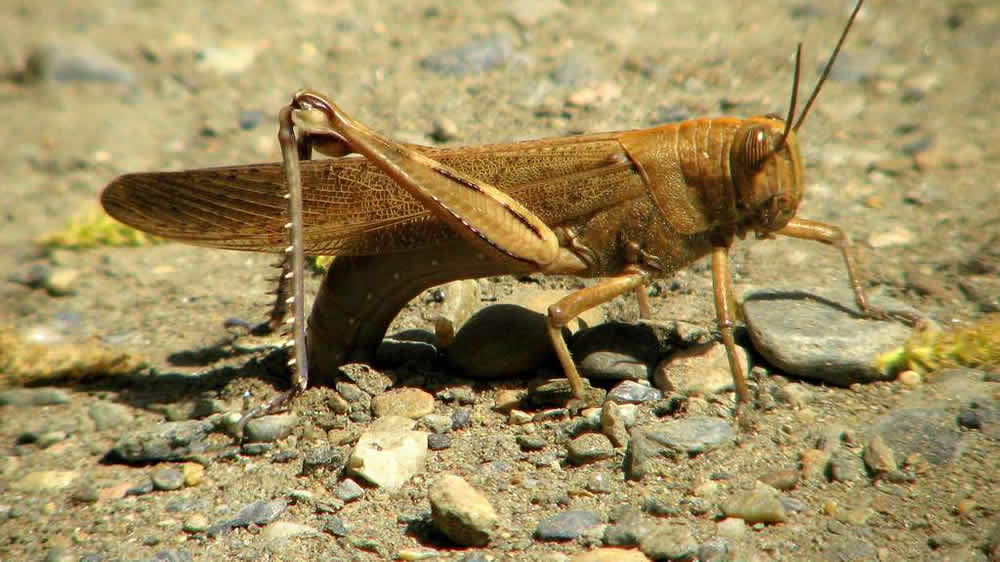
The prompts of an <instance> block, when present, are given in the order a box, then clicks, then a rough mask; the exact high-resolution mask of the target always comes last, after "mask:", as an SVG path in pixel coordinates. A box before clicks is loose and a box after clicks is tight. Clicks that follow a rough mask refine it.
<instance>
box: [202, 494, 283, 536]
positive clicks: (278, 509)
mask: <svg viewBox="0 0 1000 562" xmlns="http://www.w3.org/2000/svg"><path fill="white" fill-rule="evenodd" d="M287 508H288V502H287V501H285V500H272V501H264V500H260V501H255V502H253V503H251V504H248V505H246V506H244V507H243V508H242V509H240V511H239V512H238V513H237V514H236V516H235V517H233V518H232V519H229V520H226V521H223V522H221V523H216V524H215V525H212V526H211V527H209V528H208V529H206V530H205V534H207V535H208V536H217V535H220V534H222V533H225V532H228V531H229V530H231V529H234V528H236V527H246V526H248V525H261V526H263V525H268V524H270V523H272V522H274V521H275V520H277V519H278V517H280V516H281V514H282V513H284V512H285V510H286V509H287Z"/></svg>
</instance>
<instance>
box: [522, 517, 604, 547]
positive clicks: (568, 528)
mask: <svg viewBox="0 0 1000 562" xmlns="http://www.w3.org/2000/svg"><path fill="white" fill-rule="evenodd" d="M602 522H603V521H602V519H601V515H600V514H598V513H596V512H594V511H583V510H577V511H563V512H561V513H557V514H555V515H553V516H551V517H546V518H545V519H542V520H541V521H539V522H538V525H537V526H536V527H535V537H536V538H538V539H539V540H543V541H569V540H573V539H575V538H576V537H578V536H580V533H582V532H583V531H584V529H587V528H588V527H593V526H595V525H600V524H601V523H602Z"/></svg>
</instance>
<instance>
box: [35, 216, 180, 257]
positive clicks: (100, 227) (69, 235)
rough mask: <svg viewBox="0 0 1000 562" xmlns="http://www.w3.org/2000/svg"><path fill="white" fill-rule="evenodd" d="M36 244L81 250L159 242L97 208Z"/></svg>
mask: <svg viewBox="0 0 1000 562" xmlns="http://www.w3.org/2000/svg"><path fill="white" fill-rule="evenodd" d="M37 242H38V243H39V244H41V245H43V246H45V247H48V248H68V249H72V250H82V249H85V248H96V247H98V246H148V245H151V244H159V243H162V242H163V240H161V239H159V238H156V237H155V236H150V235H149V234H146V233H145V232H142V231H141V230H136V229H134V228H132V227H131V226H126V225H124V224H122V223H120V222H118V221H116V220H115V219H113V218H111V217H110V216H108V215H107V213H105V212H104V210H103V209H101V208H100V207H94V208H92V209H89V210H88V211H85V212H82V213H80V214H78V215H76V216H75V217H73V218H72V219H70V221H69V223H68V224H67V225H66V228H65V229H63V230H61V231H58V232H51V233H49V234H45V235H43V236H41V237H39V238H38V240H37Z"/></svg>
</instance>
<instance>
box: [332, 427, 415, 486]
mask: <svg viewBox="0 0 1000 562" xmlns="http://www.w3.org/2000/svg"><path fill="white" fill-rule="evenodd" d="M414 425H416V422H415V421H413V420H411V419H409V418H404V417H400V416H386V417H384V418H379V419H378V420H376V421H375V422H374V423H372V424H371V425H370V426H369V427H368V430H367V431H365V432H364V433H362V434H361V437H360V438H358V443H357V445H355V447H354V450H353V451H352V452H351V456H350V459H349V460H348V461H347V470H348V472H349V473H351V474H353V475H355V476H358V477H360V478H363V479H365V480H366V481H368V482H370V483H372V484H374V485H376V486H378V487H380V488H385V489H387V490H395V489H397V488H399V487H400V486H402V485H403V484H404V483H405V482H406V481H407V480H409V479H410V477H411V476H413V474H415V473H416V472H417V471H419V470H420V469H422V468H423V465H424V461H425V460H426V458H427V435H428V434H427V433H426V432H424V431H414V430H413V427H414Z"/></svg>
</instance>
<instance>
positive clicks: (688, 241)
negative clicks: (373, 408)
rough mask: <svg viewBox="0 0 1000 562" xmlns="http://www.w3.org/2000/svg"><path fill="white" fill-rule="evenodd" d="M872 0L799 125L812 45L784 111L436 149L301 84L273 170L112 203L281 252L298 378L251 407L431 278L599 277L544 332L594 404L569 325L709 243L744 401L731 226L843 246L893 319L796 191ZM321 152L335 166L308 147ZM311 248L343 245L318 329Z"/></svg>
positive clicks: (170, 181)
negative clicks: (810, 134) (808, 145)
mask: <svg viewBox="0 0 1000 562" xmlns="http://www.w3.org/2000/svg"><path fill="white" fill-rule="evenodd" d="M862 1H863V0H859V1H858V3H857V5H856V6H855V8H854V11H853V12H852V14H851V16H850V19H849V20H848V22H847V24H846V25H845V27H844V30H843V32H842V33H841V36H840V39H839V41H838V42H837V45H836V47H835V48H834V50H833V53H832V54H831V56H830V59H829V61H828V62H827V64H826V67H825V69H824V70H823V73H822V75H821V76H820V78H819V80H818V82H817V84H816V87H815V88H814V89H813V92H812V94H811V95H810V97H809V100H808V101H807V102H806V104H805V108H804V109H803V110H802V113H801V114H799V115H798V119H797V121H796V120H795V117H796V115H795V110H796V100H797V97H798V82H799V68H800V58H801V52H802V46H801V44H799V46H798V49H797V51H796V57H795V76H794V79H793V87H792V94H791V100H790V103H789V109H788V115H787V117H786V118H785V119H781V118H780V117H778V116H775V115H766V116H758V117H751V118H747V119H741V118H732V117H718V118H700V119H692V120H689V121H684V122H681V123H674V124H667V125H663V126H659V127H654V128H649V129H637V130H629V131H619V132H610V133H597V134H587V135H581V136H569V137H557V138H548V139H540V140H529V141H524V142H516V143H509V144H493V145H485V146H468V147H457V148H432V147H426V146H420V145H415V144H408V143H403V142H398V141H394V140H392V139H389V138H386V137H384V136H381V135H379V134H378V133H377V132H375V131H373V130H371V129H369V128H368V127H366V126H365V125H364V124H362V123H360V122H359V121H357V120H355V119H353V118H352V117H350V116H349V115H347V114H346V113H344V112H343V111H342V110H341V109H340V108H339V107H337V105H335V104H334V103H333V101H331V100H330V99H329V98H327V97H326V96H324V95H322V94H320V93H318V92H315V91H312V90H302V91H299V92H298V93H296V94H295V95H294V96H293V98H292V101H291V103H290V104H289V105H288V106H286V107H284V108H283V109H282V110H281V112H280V115H279V125H280V130H279V133H278V137H279V142H280V145H281V149H282V155H283V162H282V163H280V164H277V163H271V164H255V165H244V166H233V167H223V168H210V169H200V170H187V171H180V172H153V173H138V174H128V175H123V176H121V177H119V178H117V179H116V180H114V181H113V182H112V183H111V184H109V185H108V186H107V188H106V189H105V190H104V192H103V194H102V196H101V200H102V202H103V205H104V208H105V209H106V210H107V212H108V213H109V214H110V215H111V216H113V217H115V218H116V219H118V220H119V221H121V222H124V223H126V224H129V225H132V226H135V227H136V228H139V229H140V230H144V231H147V232H150V233H153V234H156V235H158V236H163V237H165V238H172V239H176V240H181V241H184V242H188V243H191V244H197V245H203V246H210V247H215V248H227V249H236V250H251V251H262V252H286V258H285V260H284V262H283V264H284V265H283V275H282V282H281V283H280V284H279V290H278V291H277V292H278V294H279V298H278V301H277V304H276V306H275V309H274V312H273V314H272V321H275V320H277V319H280V317H281V316H282V315H283V314H284V306H285V300H284V299H285V296H284V295H285V294H286V293H288V292H289V289H288V285H287V283H288V282H289V281H291V282H292V285H293V288H292V289H291V290H290V292H291V293H292V296H290V297H288V299H287V302H288V303H289V304H291V305H292V308H293V311H292V315H291V319H290V320H291V322H292V324H293V330H292V331H293V332H294V339H293V342H292V345H293V346H294V357H293V358H292V359H291V360H290V364H292V365H294V367H293V386H292V389H291V390H290V391H288V392H286V393H284V394H282V395H280V396H278V397H276V398H275V399H273V400H272V401H271V402H270V403H268V404H266V405H263V406H262V407H260V408H258V409H257V410H255V411H254V412H253V414H254V415H256V414H257V413H261V412H269V411H273V410H276V409H278V408H280V407H282V406H283V405H284V404H286V403H287V402H288V400H289V399H290V398H291V397H292V396H293V395H294V394H296V393H298V392H301V391H302V390H304V389H305V388H306V386H307V384H308V380H309V370H308V367H307V366H308V365H312V366H313V369H314V370H315V371H316V372H318V373H320V374H321V375H328V374H331V373H333V372H334V371H335V369H336V367H338V366H339V365H340V364H342V363H344V362H346V361H348V360H369V359H371V357H372V354H373V351H374V349H375V347H376V346H377V345H378V343H379V342H380V341H381V340H382V337H383V336H384V334H385V332H386V330H387V329H388V326H389V323H390V322H391V321H392V319H393V317H395V315H396V314H397V313H398V311H399V310H400V309H401V308H402V307H403V306H404V305H405V304H406V303H407V302H408V301H409V300H410V299H412V298H413V297H415V296H416V295H417V294H419V293H420V292H421V291H422V290H424V289H426V288H429V287H431V286H434V285H438V284H441V283H445V282H448V281H453V280H457V279H466V278H477V277H485V276H494V275H501V274H524V273H538V272H540V273H543V274H553V275H576V276H581V277H594V278H601V280H600V281H599V282H597V283H596V284H594V285H592V286H590V287H587V288H584V289H580V290H578V291H576V292H574V293H571V294H570V295H568V296H566V297H565V298H563V299H561V300H560V301H558V302H556V303H555V304H553V305H552V306H551V307H550V308H549V309H548V327H549V335H550V337H551V340H552V345H553V346H554V348H555V351H556V355H557V356H558V358H559V360H560V362H561V364H562V367H563V370H564V372H565V375H566V377H567V379H568V380H569V383H570V387H571V389H572V392H573V396H574V397H575V398H576V399H579V400H583V401H585V402H586V401H588V400H592V399H593V395H588V391H587V388H586V387H585V385H584V382H583V381H582V379H581V377H580V375H579V373H578V371H577V368H576V366H575V365H574V363H573V359H572V356H571V355H570V352H569V350H568V348H567V346H566V342H565V340H564V338H563V334H562V328H563V327H564V326H565V325H567V324H568V323H569V322H570V321H571V320H572V319H573V318H575V317H576V316H577V315H579V314H581V313H582V312H584V311H586V310H587V309H590V308H592V307H595V306H598V305H600V304H601V303H604V302H606V301H609V300H611V299H613V298H615V297H617V296H619V295H622V294H625V293H627V292H632V291H634V292H635V293H636V294H637V295H638V297H639V308H640V316H641V317H644V318H648V317H649V305H648V301H647V299H648V297H647V295H646V291H645V290H644V287H645V286H646V284H647V283H648V282H649V281H650V280H651V279H654V278H657V277H663V276H667V275H670V274H671V273H672V272H674V271H676V270H677V269H679V268H682V267H685V266H687V265H689V264H691V263H692V262H694V261H695V260H698V259H700V258H702V257H705V256H707V255H710V256H711V263H712V281H713V294H714V301H715V310H716V318H717V322H718V327H719V330H720V332H721V335H722V341H723V343H724V345H725V347H726V350H727V352H728V356H729V364H730V368H731V370H732V376H733V382H734V386H735V390H736V395H737V398H738V402H739V404H740V405H743V404H746V403H748V402H749V401H750V398H751V397H750V391H749V389H748V387H747V383H746V379H745V376H744V373H743V371H742V369H741V366H740V364H739V362H738V361H737V360H736V349H735V344H734V342H733V324H734V320H735V319H736V315H737V313H738V308H737V304H736V301H735V299H734V297H733V290H732V281H731V279H730V274H729V265H728V264H729V259H728V252H729V248H730V246H731V245H732V243H733V241H734V239H735V238H741V239H742V238H744V237H745V236H746V235H747V234H749V233H754V234H755V235H756V236H757V237H758V238H761V239H766V238H772V237H773V236H775V235H783V236H791V237H794V238H801V239H806V240H814V241H818V242H822V243H824V244H828V245H832V246H834V247H835V248H837V249H838V250H839V251H840V253H841V254H842V256H843V260H844V264H845V266H846V269H847V273H848V278H849V280H850V284H851V287H852V288H853V290H854V295H855V298H856V301H857V304H858V306H859V308H860V310H861V311H862V312H863V313H864V314H865V315H866V316H868V317H875V318H883V317H885V316H886V315H885V314H884V313H883V312H882V311H879V310H875V309H873V308H872V307H870V306H869V305H868V303H867V300H866V298H865V293H864V290H863V288H862V284H861V281H860V278H859V275H858V273H857V267H856V265H855V261H854V258H853V251H852V246H851V241H850V239H849V238H848V236H847V235H846V234H845V233H844V232H843V231H842V230H841V229H840V228H838V227H836V226H833V225H829V224H824V223H820V222H814V221H809V220H805V219H801V218H797V217H796V216H795V214H796V210H797V208H798V205H799V202H800V200H801V198H802V193H803V186H804V179H803V162H802V156H801V154H800V152H799V141H798V137H797V136H796V135H797V132H798V130H799V128H800V127H801V125H802V123H803V121H804V120H805V118H806V116H807V115H808V112H809V109H810V107H811V106H812V104H813V102H814V101H815V100H816V96H817V94H818V93H819V91H820V89H821V87H822V85H823V82H824V81H825V80H826V77H827V75H828V74H829V72H830V69H831V67H832V66H833V63H834V61H835V60H836V57H837V54H838V53H839V52H840V49H841V46H842V45H843V43H844V40H845V38H846V36H847V32H848V30H849V29H850V27H851V24H852V23H853V21H854V19H855V17H856V15H857V13H858V10H859V9H860V8H861V4H862ZM793 122H794V125H793ZM314 149H315V150H316V151H317V152H320V153H322V154H324V155H326V156H328V157H329V158H327V159H322V160H312V159H310V158H311V154H312V151H313V150H314ZM306 254H310V255H335V256H338V257H337V259H336V260H334V262H333V265H332V267H331V269H330V271H329V272H328V273H327V275H326V278H325V279H324V281H323V283H322V285H321V288H320V290H319V293H318V294H317V296H316V299H315V302H314V305H313V308H312V313H311V315H310V317H309V320H308V327H307V326H306V325H305V319H304V318H305V315H304V298H303V287H302V280H303V275H304V256H305V255H306ZM272 324H274V322H272ZM307 331H308V334H307ZM307 335H308V337H307Z"/></svg>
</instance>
